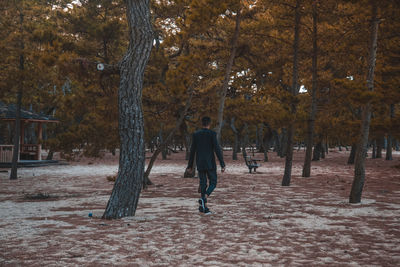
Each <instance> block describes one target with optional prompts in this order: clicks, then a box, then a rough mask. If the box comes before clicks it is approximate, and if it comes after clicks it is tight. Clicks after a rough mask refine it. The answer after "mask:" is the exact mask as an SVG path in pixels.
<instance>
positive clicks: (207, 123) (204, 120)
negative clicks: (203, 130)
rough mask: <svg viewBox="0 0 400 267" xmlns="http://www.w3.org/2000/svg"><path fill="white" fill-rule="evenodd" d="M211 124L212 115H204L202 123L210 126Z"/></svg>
mask: <svg viewBox="0 0 400 267" xmlns="http://www.w3.org/2000/svg"><path fill="white" fill-rule="evenodd" d="M210 124H211V118H210V117H207V116H206V117H203V118H202V119H201V125H202V126H204V127H205V126H208V125H210Z"/></svg>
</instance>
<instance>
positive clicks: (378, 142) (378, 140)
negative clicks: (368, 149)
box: [376, 136, 383, 159]
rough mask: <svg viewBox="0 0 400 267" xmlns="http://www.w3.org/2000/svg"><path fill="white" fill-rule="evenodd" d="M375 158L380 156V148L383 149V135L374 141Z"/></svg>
mask: <svg viewBox="0 0 400 267" xmlns="http://www.w3.org/2000/svg"><path fill="white" fill-rule="evenodd" d="M376 143H377V144H376V158H378V159H381V158H382V149H383V136H379V137H378V138H377V142H376Z"/></svg>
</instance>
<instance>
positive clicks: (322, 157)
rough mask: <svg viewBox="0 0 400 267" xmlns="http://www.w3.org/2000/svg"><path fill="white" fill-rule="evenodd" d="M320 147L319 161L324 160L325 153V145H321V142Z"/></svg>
mask: <svg viewBox="0 0 400 267" xmlns="http://www.w3.org/2000/svg"><path fill="white" fill-rule="evenodd" d="M320 147H321V159H324V158H325V153H326V147H325V145H323V144H322V142H321V143H320Z"/></svg>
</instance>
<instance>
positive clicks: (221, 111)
mask: <svg viewBox="0 0 400 267" xmlns="http://www.w3.org/2000/svg"><path fill="white" fill-rule="evenodd" d="M240 21H241V15H240V10H239V11H238V12H237V15H236V24H235V31H234V33H233V38H232V46H231V53H230V56H229V60H228V63H227V65H226V70H225V77H224V82H223V84H222V88H221V92H220V98H219V107H218V120H217V128H216V132H217V139H218V142H219V144H221V129H222V124H223V121H224V106H225V98H226V92H227V90H228V85H229V80H230V78H231V70H232V66H233V61H234V59H235V56H236V49H237V43H238V39H239V29H240Z"/></svg>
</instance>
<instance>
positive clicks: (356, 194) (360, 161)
mask: <svg viewBox="0 0 400 267" xmlns="http://www.w3.org/2000/svg"><path fill="white" fill-rule="evenodd" d="M371 9H372V10H371V11H372V16H371V26H370V29H371V36H370V49H369V58H368V75H367V88H368V91H373V90H374V73H375V62H376V50H377V43H378V24H379V20H378V18H377V13H378V10H377V9H378V8H377V4H376V0H371ZM370 122H371V104H370V103H367V104H366V105H365V106H363V107H362V120H361V136H360V139H359V141H358V144H357V151H356V160H355V166H354V180H353V185H352V187H351V192H350V197H349V201H350V203H359V202H361V194H362V191H363V187H364V181H365V155H366V153H367V144H368V135H369V126H370Z"/></svg>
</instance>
